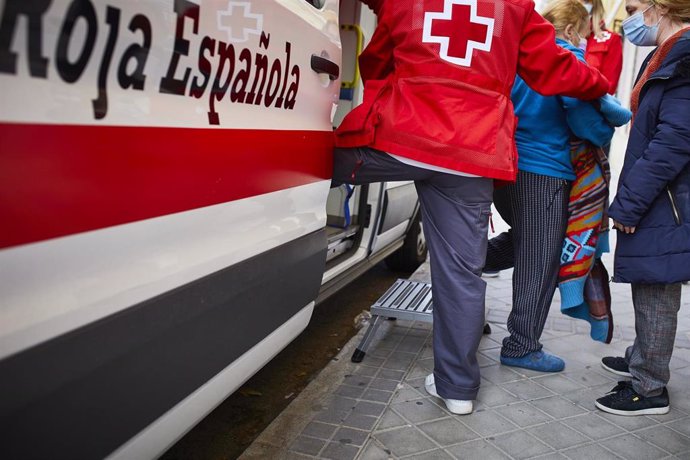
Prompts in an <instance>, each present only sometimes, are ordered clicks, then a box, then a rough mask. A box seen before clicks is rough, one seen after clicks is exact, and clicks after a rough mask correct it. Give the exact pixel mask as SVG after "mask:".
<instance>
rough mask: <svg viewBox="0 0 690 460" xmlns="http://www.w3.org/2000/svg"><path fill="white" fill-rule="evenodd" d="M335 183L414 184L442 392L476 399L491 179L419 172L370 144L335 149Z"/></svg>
mask: <svg viewBox="0 0 690 460" xmlns="http://www.w3.org/2000/svg"><path fill="white" fill-rule="evenodd" d="M333 180H334V182H337V183H349V184H366V183H370V182H380V181H398V180H413V181H415V186H416V188H417V194H418V195H419V200H420V203H421V211H422V222H423V224H424V235H425V237H426V241H427V246H428V247H429V252H430V263H431V281H432V292H433V299H434V310H433V312H434V326H433V331H434V337H433V348H434V377H435V381H436V390H437V391H438V394H439V395H440V396H441V397H443V398H446V399H463V400H471V399H475V398H476V396H477V391H478V390H479V364H478V363H477V348H478V346H479V341H480V339H481V337H482V330H483V327H484V296H485V292H486V283H485V282H484V281H483V280H482V278H481V273H482V268H483V267H484V260H485V257H486V244H487V230H488V222H489V216H490V214H491V200H492V194H493V180H491V179H488V178H483V177H464V176H458V175H454V174H446V173H442V172H436V171H431V170H428V169H423V168H417V167H415V166H410V165H408V164H405V163H402V162H400V161H398V160H396V159H395V158H393V157H391V156H389V155H387V154H386V153H385V152H381V151H379V150H375V149H371V148H367V147H360V148H351V149H336V150H335V152H334V162H333Z"/></svg>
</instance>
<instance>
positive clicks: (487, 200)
mask: <svg viewBox="0 0 690 460" xmlns="http://www.w3.org/2000/svg"><path fill="white" fill-rule="evenodd" d="M362 1H363V2H364V3H366V4H368V5H369V6H370V7H371V8H372V9H373V10H374V12H375V13H376V14H377V17H378V26H377V28H376V30H375V32H374V34H373V36H372V38H371V41H370V43H369V45H368V46H367V48H366V49H365V50H364V52H363V53H362V55H361V56H360V69H361V75H362V79H363V81H364V101H363V103H362V104H361V105H359V106H358V107H356V108H355V109H354V110H353V111H352V112H351V113H349V114H348V115H347V116H346V117H345V119H344V120H343V122H342V124H341V125H340V126H339V128H338V129H337V130H336V133H335V134H336V140H335V142H336V149H335V151H334V156H333V158H334V165H333V180H334V182H335V183H343V182H345V183H350V184H364V183H370V182H378V181H395V180H414V181H415V186H416V188H417V193H418V195H419V199H420V202H421V212H422V221H423V223H424V233H425V235H426V239H427V244H428V246H429V251H430V263H431V280H432V292H433V299H434V300H433V302H434V309H433V314H434V326H433V328H434V330H433V349H434V372H433V374H431V375H429V376H428V377H427V379H426V382H425V383H426V385H425V386H426V389H427V391H428V392H429V393H430V394H431V395H433V396H437V397H440V398H442V399H443V400H444V402H445V404H446V407H447V408H448V410H449V411H450V412H452V413H455V414H468V413H471V412H472V408H473V403H472V401H473V400H474V399H476V396H477V391H478V390H479V365H478V363H477V356H476V353H477V347H478V345H479V341H480V339H481V334H482V330H483V326H484V295H485V290H486V283H485V282H484V281H483V280H482V279H481V272H482V268H483V266H484V262H485V256H486V246H487V227H488V222H489V217H490V214H491V201H492V194H493V182H494V179H499V180H503V181H514V180H515V176H516V171H517V153H516V148H515V141H514V133H515V123H516V120H515V116H514V114H513V106H512V103H511V101H510V92H511V88H512V85H513V81H514V80H515V74H516V72H517V73H518V74H519V75H520V76H521V77H522V78H523V79H524V80H525V81H526V82H527V83H528V84H529V86H530V87H532V88H534V89H535V90H536V91H539V92H540V93H542V94H545V95H553V94H566V95H568V96H573V97H577V98H580V99H595V98H598V97H601V96H603V95H604V94H605V93H606V92H607V90H608V88H609V83H608V81H607V80H606V78H605V77H604V76H602V75H601V74H600V73H599V72H598V71H597V70H595V69H592V68H590V67H588V66H587V65H586V64H585V63H581V62H579V61H578V60H577V58H576V57H575V56H574V55H573V54H572V53H570V52H569V51H567V50H564V49H562V48H560V47H558V46H557V45H556V40H555V33H554V29H553V26H552V25H551V24H549V23H548V22H546V21H545V20H544V19H543V18H542V17H541V16H540V15H539V14H538V13H536V12H535V11H534V4H533V2H532V1H531V0H388V1H386V0H362Z"/></svg>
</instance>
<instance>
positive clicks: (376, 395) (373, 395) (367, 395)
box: [360, 388, 393, 404]
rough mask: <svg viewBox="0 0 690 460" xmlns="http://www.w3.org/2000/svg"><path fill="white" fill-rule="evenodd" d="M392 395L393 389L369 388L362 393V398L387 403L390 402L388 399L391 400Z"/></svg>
mask: <svg viewBox="0 0 690 460" xmlns="http://www.w3.org/2000/svg"><path fill="white" fill-rule="evenodd" d="M392 397H393V392H392V391H382V390H373V389H371V388H369V389H367V390H365V391H364V394H362V396H361V397H360V399H364V400H366V401H376V402H380V403H384V404H386V403H388V401H390V400H391V398H392Z"/></svg>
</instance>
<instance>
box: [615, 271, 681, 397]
mask: <svg viewBox="0 0 690 460" xmlns="http://www.w3.org/2000/svg"><path fill="white" fill-rule="evenodd" d="M631 287H632V299H633V306H634V308H635V333H636V337H635V342H634V343H633V344H632V346H630V347H628V349H627V350H626V351H625V360H626V361H627V363H628V368H629V369H630V373H631V374H632V376H633V379H632V384H633V388H634V389H635V391H636V392H638V393H639V394H641V395H642V396H646V397H649V396H658V395H659V394H661V392H662V391H663V390H664V387H665V386H666V384H667V383H668V380H669V378H670V377H671V373H670V371H669V362H670V361H671V355H672V354H673V344H674V342H675V340H676V327H677V325H678V310H680V292H681V284H680V283H674V284H632V285H631Z"/></svg>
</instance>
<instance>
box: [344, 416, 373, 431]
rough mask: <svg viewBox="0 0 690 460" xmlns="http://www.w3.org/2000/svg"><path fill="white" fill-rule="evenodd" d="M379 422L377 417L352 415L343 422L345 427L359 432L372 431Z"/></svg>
mask: <svg viewBox="0 0 690 460" xmlns="http://www.w3.org/2000/svg"><path fill="white" fill-rule="evenodd" d="M377 421H378V418H377V417H371V416H369V415H361V414H355V413H352V414H350V415H348V416H347V418H346V419H345V420H343V425H344V426H347V427H350V428H356V429H358V430H371V429H372V428H374V425H376V422H377Z"/></svg>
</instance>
